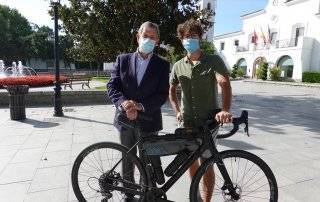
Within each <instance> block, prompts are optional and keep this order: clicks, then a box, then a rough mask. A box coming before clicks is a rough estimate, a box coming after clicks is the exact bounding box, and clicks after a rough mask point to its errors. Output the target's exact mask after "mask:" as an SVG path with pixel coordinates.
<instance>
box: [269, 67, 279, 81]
mask: <svg viewBox="0 0 320 202" xmlns="http://www.w3.org/2000/svg"><path fill="white" fill-rule="evenodd" d="M269 72H270V79H271V80H272V81H280V74H281V69H280V67H272V68H271V69H270V70H269Z"/></svg>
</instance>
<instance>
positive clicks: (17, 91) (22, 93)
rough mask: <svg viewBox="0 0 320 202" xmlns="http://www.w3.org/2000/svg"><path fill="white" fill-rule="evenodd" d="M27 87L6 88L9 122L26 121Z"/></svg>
mask: <svg viewBox="0 0 320 202" xmlns="http://www.w3.org/2000/svg"><path fill="white" fill-rule="evenodd" d="M28 90H29V86H27V85H17V86H8V87H7V91H8V92H9V108H10V118H11V120H23V119H26V94H27V93H28Z"/></svg>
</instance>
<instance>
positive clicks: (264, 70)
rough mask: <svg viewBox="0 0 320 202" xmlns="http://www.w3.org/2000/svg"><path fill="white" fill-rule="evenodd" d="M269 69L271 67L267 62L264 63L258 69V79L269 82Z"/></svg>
mask: <svg viewBox="0 0 320 202" xmlns="http://www.w3.org/2000/svg"><path fill="white" fill-rule="evenodd" d="M268 67H269V64H268V63H267V62H264V63H262V65H261V66H260V67H259V68H258V69H257V77H258V79H262V80H264V81H265V80H267V77H268Z"/></svg>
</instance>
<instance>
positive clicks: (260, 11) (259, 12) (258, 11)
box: [240, 9, 266, 19]
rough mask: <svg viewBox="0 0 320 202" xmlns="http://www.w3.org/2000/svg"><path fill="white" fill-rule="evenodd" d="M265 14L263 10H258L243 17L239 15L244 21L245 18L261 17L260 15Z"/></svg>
mask: <svg viewBox="0 0 320 202" xmlns="http://www.w3.org/2000/svg"><path fill="white" fill-rule="evenodd" d="M265 12H266V10H265V9H260V10H256V11H252V12H250V13H246V14H244V15H241V16H240V17H241V18H242V19H246V18H251V17H254V16H257V15H261V14H263V13H265Z"/></svg>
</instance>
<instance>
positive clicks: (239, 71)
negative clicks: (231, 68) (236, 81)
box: [237, 68, 245, 77]
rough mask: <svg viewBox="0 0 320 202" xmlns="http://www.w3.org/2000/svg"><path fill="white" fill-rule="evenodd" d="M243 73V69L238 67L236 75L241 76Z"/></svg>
mask: <svg viewBox="0 0 320 202" xmlns="http://www.w3.org/2000/svg"><path fill="white" fill-rule="evenodd" d="M244 75H245V73H244V70H243V69H242V68H238V70H237V77H243V76H244Z"/></svg>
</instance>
